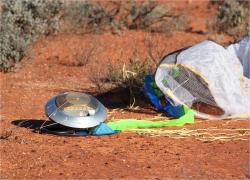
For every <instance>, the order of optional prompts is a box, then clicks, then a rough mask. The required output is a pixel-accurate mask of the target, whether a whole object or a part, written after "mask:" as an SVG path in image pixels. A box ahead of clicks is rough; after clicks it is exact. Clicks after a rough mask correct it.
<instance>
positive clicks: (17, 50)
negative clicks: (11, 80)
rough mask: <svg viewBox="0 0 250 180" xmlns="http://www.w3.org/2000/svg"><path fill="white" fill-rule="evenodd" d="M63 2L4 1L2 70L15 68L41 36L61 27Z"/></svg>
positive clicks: (0, 38)
mask: <svg viewBox="0 0 250 180" xmlns="http://www.w3.org/2000/svg"><path fill="white" fill-rule="evenodd" d="M61 5H62V3H61V2H60V1H53V2H52V1H47V0H18V1H16V0H4V1H3V2H2V12H1V26H0V44H1V46H0V51H1V57H0V71H4V72H7V71H9V70H11V68H12V67H13V66H14V64H15V63H17V62H19V61H20V60H21V58H22V57H23V56H24V54H25V53H26V50H27V47H28V45H29V44H31V43H32V42H34V41H35V40H36V39H37V38H38V37H40V36H41V35H48V34H51V33H54V32H56V31H58V30H59V19H60V10H61Z"/></svg>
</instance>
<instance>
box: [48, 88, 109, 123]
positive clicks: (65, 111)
mask: <svg viewBox="0 0 250 180" xmlns="http://www.w3.org/2000/svg"><path fill="white" fill-rule="evenodd" d="M45 112H46V115H47V116H48V117H49V118H50V119H51V120H53V121H55V122H57V123H59V124H61V125H64V126H67V127H72V128H90V127H94V126H97V125H98V124H100V123H101V122H103V121H105V119H106V117H107V113H106V108H105V107H104V106H103V105H102V104H101V103H100V102H99V101H98V100H97V99H96V98H94V97H93V96H91V95H88V94H85V93H78V92H67V93H63V94H59V95H58V96H55V97H53V98H51V99H50V100H49V101H48V102H47V104H46V105H45Z"/></svg>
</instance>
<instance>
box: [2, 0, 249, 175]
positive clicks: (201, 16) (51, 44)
mask: <svg viewBox="0 0 250 180" xmlns="http://www.w3.org/2000/svg"><path fill="white" fill-rule="evenodd" d="M169 5H171V6H172V7H173V8H176V9H177V10H182V9H184V8H185V7H184V6H182V5H176V4H175V3H173V2H171V3H169ZM186 5H187V7H188V8H185V9H186V10H187V11H188V12H189V14H190V17H191V19H193V20H192V21H191V22H190V25H191V26H192V27H193V30H194V31H193V32H172V33H171V34H168V35H162V34H154V35H149V34H148V33H145V32H142V31H127V32H123V33H122V34H120V35H116V34H111V33H104V34H101V35H72V34H58V35H56V36H53V37H48V38H43V39H41V40H40V41H39V42H38V43H36V44H34V45H33V46H32V47H31V48H30V50H29V53H28V55H27V56H26V57H25V59H24V60H23V61H22V62H21V63H20V64H19V65H18V66H17V67H16V69H15V71H14V72H11V73H7V74H4V73H1V74H0V79H1V101H0V109H1V117H0V118H1V122H0V123H1V135H2V136H3V135H5V134H6V133H7V134H8V133H10V136H9V137H7V138H3V139H0V156H1V161H0V163H1V164H0V179H189V178H190V179H248V178H249V172H250V168H249V166H250V163H249V160H250V159H249V136H244V139H231V140H230V139H229V140H227V141H222V140H214V141H202V140H199V139H198V138H196V137H195V136H189V137H185V138H173V137H165V136H150V135H141V134H137V133H132V132H122V133H119V134H115V135H111V136H84V137H62V136H56V135H49V134H39V133H38V132H37V131H36V130H35V128H38V127H39V126H40V125H41V123H42V122H43V121H44V120H46V119H47V117H46V116H45V113H44V105H45V103H46V102H47V100H48V99H49V98H51V97H53V96H55V95H57V94H59V93H61V92H66V91H78V92H87V93H90V94H93V95H96V94H97V88H96V87H95V86H94V84H93V83H92V82H91V81H90V78H89V76H91V75H93V72H95V71H96V72H102V71H105V70H104V69H105V68H104V67H105V65H106V63H107V62H108V61H112V62H115V61H118V60H124V61H126V60H127V59H128V57H130V56H131V55H132V54H133V52H134V50H135V49H137V53H138V56H139V57H145V54H147V48H146V47H145V39H147V38H148V37H150V38H151V39H153V42H154V43H155V48H156V50H157V49H158V50H159V51H160V50H162V47H164V49H163V54H167V53H170V52H172V51H174V50H177V49H180V48H183V47H187V46H191V45H193V44H195V43H198V42H200V41H202V40H205V39H208V38H211V37H212V38H215V40H216V38H217V40H218V37H219V41H220V43H223V44H228V43H230V42H232V38H230V37H227V36H226V35H223V36H221V35H219V36H210V35H209V34H208V33H206V28H205V18H207V17H209V15H211V14H209V13H210V11H211V10H209V9H207V5H206V3H201V2H190V3H187V4H186ZM194 19H195V20H194ZM196 32H203V33H196ZM221 37H223V38H221ZM90 44H92V45H93V46H95V47H96V49H95V55H94V56H93V57H91V60H90V62H88V63H87V65H85V66H76V64H77V58H78V57H79V56H80V55H81V53H84V52H87V51H88V47H89V45H90ZM158 56H161V54H158ZM90 69H91V70H90ZM122 96H125V95H122V94H118V93H117V94H114V96H113V97H112V98H113V99H114V102H116V101H119V99H122ZM125 98H127V97H126V96H125ZM110 102H111V104H112V99H111V100H110ZM103 103H104V104H105V102H103ZM118 104H119V103H118ZM107 108H108V111H109V118H108V119H111V118H112V117H114V118H139V119H140V118H154V117H155V116H157V115H159V113H158V112H157V111H155V110H153V108H152V107H151V106H150V105H144V106H141V107H138V108H137V109H135V110H129V109H127V108H126V109H124V108H122V107H120V106H118V107H107ZM114 108H116V109H114ZM23 121H26V122H27V123H28V126H26V128H25V127H19V126H18V124H19V123H20V122H23ZM180 128H186V129H211V128H216V129H218V131H220V130H225V129H227V130H235V129H236V130H237V129H245V130H248V131H249V128H250V126H249V121H247V120H236V119H234V120H227V121H208V120H198V119H196V120H195V124H190V125H186V126H185V127H180ZM180 128H171V129H180ZM242 131H244V130H242ZM242 131H240V130H239V132H238V134H240V133H241V134H242V133H244V132H242ZM223 132H224V131H223Z"/></svg>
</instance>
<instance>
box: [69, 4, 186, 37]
mask: <svg viewBox="0 0 250 180" xmlns="http://www.w3.org/2000/svg"><path fill="white" fill-rule="evenodd" d="M109 3H110V4H109V6H111V7H112V8H108V7H106V6H105V5H103V4H102V3H97V2H95V1H73V2H71V3H69V4H65V6H64V20H65V22H66V24H67V26H68V27H66V29H67V28H69V29H70V31H72V30H73V31H75V32H78V33H89V32H95V33H96V32H97V33H100V32H103V31H105V30H111V31H112V32H117V31H119V30H120V29H128V30H138V29H140V30H144V31H153V32H165V31H167V30H168V29H169V30H168V31H172V30H183V29H184V30H185V29H187V20H186V18H185V16H183V15H176V14H174V13H173V11H171V10H170V9H169V8H168V7H167V6H165V5H159V4H158V3H156V2H155V1H145V2H137V1H124V2H122V1H121V2H116V1H110V2H109ZM170 27H171V28H170Z"/></svg>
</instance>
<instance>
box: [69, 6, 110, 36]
mask: <svg viewBox="0 0 250 180" xmlns="http://www.w3.org/2000/svg"><path fill="white" fill-rule="evenodd" d="M113 18H114V14H112V12H109V11H108V10H107V9H105V7H103V6H101V5H100V4H97V3H93V2H91V1H72V2H70V3H69V4H64V20H65V21H66V22H69V23H67V24H68V25H69V26H70V28H69V27H67V28H69V29H70V31H75V32H78V33H90V32H97V31H99V32H101V31H103V28H106V27H107V26H110V25H111V23H112V22H113V20H114V19H113Z"/></svg>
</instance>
